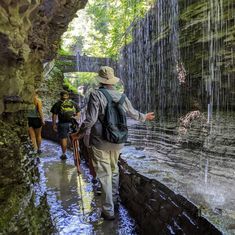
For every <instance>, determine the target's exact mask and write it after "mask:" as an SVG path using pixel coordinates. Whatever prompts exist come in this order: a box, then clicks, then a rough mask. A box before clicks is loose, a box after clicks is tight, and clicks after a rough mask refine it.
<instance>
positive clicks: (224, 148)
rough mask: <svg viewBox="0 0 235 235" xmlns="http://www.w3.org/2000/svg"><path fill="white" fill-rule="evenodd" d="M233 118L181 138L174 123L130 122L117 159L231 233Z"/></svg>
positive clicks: (216, 119)
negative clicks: (170, 191)
mask: <svg viewBox="0 0 235 235" xmlns="http://www.w3.org/2000/svg"><path fill="white" fill-rule="evenodd" d="M234 117H235V113H225V114H224V113H219V114H218V115H214V116H213V120H212V122H211V123H210V124H209V125H205V124H202V123H197V122H194V123H192V125H191V127H190V128H189V130H188V132H187V133H186V134H184V135H181V134H180V133H179V132H178V126H177V122H165V123H157V124H156V125H153V126H150V125H149V126H147V125H140V124H139V123H134V122H132V123H131V126H130V127H129V143H128V145H126V146H125V148H124V149H123V151H122V158H123V159H124V160H126V161H127V163H128V165H129V166H131V167H132V168H134V169H135V170H137V172H139V173H140V174H142V175H144V176H146V177H147V178H150V179H156V180H157V181H159V182H161V183H163V184H164V185H166V186H167V187H169V188H170V189H171V190H172V191H174V192H175V193H177V194H180V195H182V196H184V197H185V198H187V199H188V200H190V201H191V202H193V203H194V204H195V205H196V206H197V207H198V208H199V209H200V211H201V213H202V215H203V216H205V217H206V218H207V219H208V220H209V221H210V222H211V223H213V224H214V225H216V226H217V227H218V228H219V230H221V231H222V232H224V234H235V170H234V169H235V148H234V146H235V145H234V143H235V135H234V131H235V121H234V120H235V119H234Z"/></svg>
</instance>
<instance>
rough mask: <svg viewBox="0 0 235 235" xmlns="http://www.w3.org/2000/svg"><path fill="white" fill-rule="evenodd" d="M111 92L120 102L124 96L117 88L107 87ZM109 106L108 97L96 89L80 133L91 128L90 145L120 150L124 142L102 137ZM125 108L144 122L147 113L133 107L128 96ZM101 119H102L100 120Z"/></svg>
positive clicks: (130, 114) (124, 104) (103, 148)
mask: <svg viewBox="0 0 235 235" xmlns="http://www.w3.org/2000/svg"><path fill="white" fill-rule="evenodd" d="M107 91H108V92H109V94H110V95H111V96H112V98H113V101H115V102H118V101H119V100H120V98H121V96H122V94H121V93H120V92H118V91H116V90H111V89H107ZM106 106H107V100H106V97H105V96H104V95H103V93H102V92H101V91H99V90H95V91H94V92H92V93H91V94H90V98H89V102H88V106H87V111H86V119H85V120H84V122H83V124H82V126H81V129H80V131H79V132H80V133H85V132H86V131H89V130H90V145H91V146H95V147H96V148H98V149H101V150H104V151H110V150H119V149H121V147H122V146H123V144H114V143H110V142H108V141H106V140H104V139H103V137H102V124H101V121H103V119H104V114H105V108H106ZM123 109H124V111H125V112H126V114H127V115H128V116H130V117H131V118H133V119H135V120H137V121H141V122H144V121H145V119H146V115H145V114H143V113H140V112H139V111H137V110H136V109H134V108H133V106H132V104H131V102H130V100H129V99H128V98H127V97H126V98H125V101H124V103H123ZM100 120H101V121H100Z"/></svg>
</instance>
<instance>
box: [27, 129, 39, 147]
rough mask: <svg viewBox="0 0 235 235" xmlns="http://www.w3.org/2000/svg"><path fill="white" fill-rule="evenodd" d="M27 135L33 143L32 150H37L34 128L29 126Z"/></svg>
mask: <svg viewBox="0 0 235 235" xmlns="http://www.w3.org/2000/svg"><path fill="white" fill-rule="evenodd" d="M29 136H30V139H31V142H32V145H33V148H34V150H37V149H38V147H37V142H36V136H35V130H34V129H33V127H29Z"/></svg>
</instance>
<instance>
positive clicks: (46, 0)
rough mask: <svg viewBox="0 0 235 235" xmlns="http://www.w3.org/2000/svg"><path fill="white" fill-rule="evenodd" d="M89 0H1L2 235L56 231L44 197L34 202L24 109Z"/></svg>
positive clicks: (0, 141) (0, 153)
mask: <svg viewBox="0 0 235 235" xmlns="http://www.w3.org/2000/svg"><path fill="white" fill-rule="evenodd" d="M86 2H87V0H30V1H26V0H1V1H0V83H1V86H0V122H1V132H0V155H1V166H0V172H1V174H0V186H1V187H0V188H1V190H0V201H1V205H0V207H1V211H3V212H4V213H2V214H1V216H0V228H1V229H0V233H4V234H5V233H8V234H9V233H13V232H14V233H17V234H23V233H27V234H31V233H34V234H40V233H45V234H50V233H51V231H52V230H50V226H51V222H50V218H49V216H48V215H47V212H48V208H47V203H46V200H45V198H44V197H43V196H42V197H41V199H39V200H37V202H35V201H34V198H35V197H36V196H35V192H34V190H33V187H32V186H33V185H32V183H33V181H35V179H36V178H37V172H35V168H36V162H35V159H34V156H29V155H28V154H27V152H29V149H28V147H27V144H26V143H27V129H26V118H25V113H26V110H27V109H28V108H29V107H30V105H31V103H32V95H33V91H34V89H35V88H37V87H39V85H40V82H41V81H42V72H43V62H47V61H50V60H51V59H52V58H53V57H55V55H56V51H57V49H58V47H59V41H60V37H61V35H62V33H63V32H65V31H66V29H67V26H68V23H69V22H70V21H71V20H72V18H74V17H75V13H76V12H77V10H78V9H80V8H83V7H84V6H85V4H86ZM22 143H25V144H24V145H22ZM44 225H45V226H44Z"/></svg>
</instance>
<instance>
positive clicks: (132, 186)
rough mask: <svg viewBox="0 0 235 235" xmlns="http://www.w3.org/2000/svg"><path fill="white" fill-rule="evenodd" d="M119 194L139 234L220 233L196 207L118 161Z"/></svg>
mask: <svg viewBox="0 0 235 235" xmlns="http://www.w3.org/2000/svg"><path fill="white" fill-rule="evenodd" d="M120 195H121V198H122V201H123V203H124V204H125V205H126V206H127V208H128V209H129V211H130V213H131V214H132V215H133V216H134V218H136V220H137V222H138V224H139V225H140V229H141V234H161V235H163V234H190V235H192V234H195V235H196V234H208V235H209V234H213V235H215V234H222V233H221V232H220V231H219V230H217V229H216V228H215V227H214V226H213V225H212V224H210V223H209V222H208V221H207V220H206V219H205V218H203V217H201V216H200V211H199V210H198V208H197V207H196V206H195V205H194V204H192V203H191V202H189V201H187V200H186V199H185V198H184V197H182V196H181V195H179V194H175V193H174V192H173V191H171V190H170V189H169V188H167V187H166V186H165V185H163V184H161V183H160V182H158V181H156V180H151V179H149V178H146V177H144V176H142V175H140V174H139V173H137V172H136V171H135V170H134V169H133V168H131V167H130V166H128V165H127V164H126V163H125V162H124V161H123V160H121V161H120Z"/></svg>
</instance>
